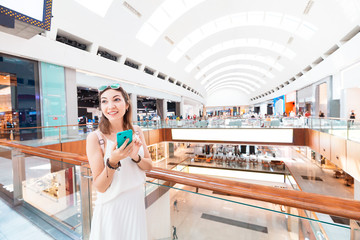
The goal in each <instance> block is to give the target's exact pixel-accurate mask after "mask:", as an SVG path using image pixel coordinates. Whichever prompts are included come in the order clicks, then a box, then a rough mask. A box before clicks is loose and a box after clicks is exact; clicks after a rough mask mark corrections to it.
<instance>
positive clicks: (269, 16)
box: [264, 12, 283, 26]
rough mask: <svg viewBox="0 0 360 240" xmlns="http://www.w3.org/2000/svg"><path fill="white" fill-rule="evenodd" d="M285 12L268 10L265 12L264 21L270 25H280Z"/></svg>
mask: <svg viewBox="0 0 360 240" xmlns="http://www.w3.org/2000/svg"><path fill="white" fill-rule="evenodd" d="M282 17H283V14H281V13H276V12H267V13H266V14H265V19H264V23H265V24H266V25H269V26H273V25H280V23H281V19H282Z"/></svg>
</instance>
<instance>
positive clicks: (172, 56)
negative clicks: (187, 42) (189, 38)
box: [168, 47, 184, 62]
mask: <svg viewBox="0 0 360 240" xmlns="http://www.w3.org/2000/svg"><path fill="white" fill-rule="evenodd" d="M183 54H184V52H183V51H181V50H180V49H178V48H177V47H175V48H174V49H173V50H172V51H171V53H170V55H169V56H168V58H169V59H170V60H171V61H173V62H176V59H179V58H180V57H181V56H182V55H183Z"/></svg>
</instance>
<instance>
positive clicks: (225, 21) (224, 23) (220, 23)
mask: <svg viewBox="0 0 360 240" xmlns="http://www.w3.org/2000/svg"><path fill="white" fill-rule="evenodd" d="M215 24H216V26H217V27H218V28H219V29H225V28H227V27H228V26H230V25H231V24H232V23H231V19H230V17H229V16H226V17H223V18H220V19H218V20H216V21H215Z"/></svg>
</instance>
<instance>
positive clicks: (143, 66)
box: [139, 64, 145, 72]
mask: <svg viewBox="0 0 360 240" xmlns="http://www.w3.org/2000/svg"><path fill="white" fill-rule="evenodd" d="M144 69H145V64H141V65H140V66H139V71H141V72H143V71H144Z"/></svg>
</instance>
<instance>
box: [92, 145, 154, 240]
mask: <svg viewBox="0 0 360 240" xmlns="http://www.w3.org/2000/svg"><path fill="white" fill-rule="evenodd" d="M106 142H107V144H106V149H105V154H104V163H105V164H106V159H107V158H108V157H110V153H111V149H112V147H113V145H114V143H113V142H112V141H111V140H109V139H106ZM139 155H140V156H141V157H144V148H143V146H141V147H140V149H139ZM144 183H145V172H144V171H143V170H141V169H140V168H139V167H138V166H137V164H136V163H134V162H133V161H132V160H131V158H130V157H127V158H125V159H123V160H121V167H120V171H118V170H117V171H115V174H114V178H113V181H112V183H111V185H110V187H109V188H108V189H107V190H106V192H104V193H100V192H98V193H97V200H96V202H95V208H94V213H93V217H92V221H91V234H90V240H111V239H114V240H115V239H116V240H145V239H147V230H146V213H145V199H144V196H145V192H144Z"/></svg>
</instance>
